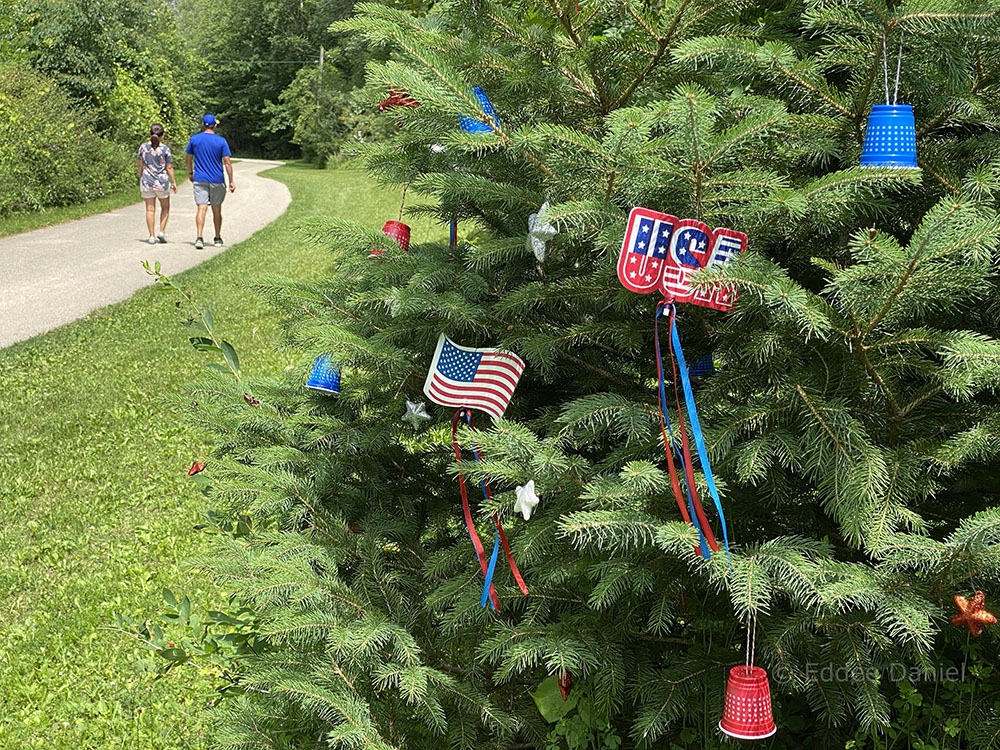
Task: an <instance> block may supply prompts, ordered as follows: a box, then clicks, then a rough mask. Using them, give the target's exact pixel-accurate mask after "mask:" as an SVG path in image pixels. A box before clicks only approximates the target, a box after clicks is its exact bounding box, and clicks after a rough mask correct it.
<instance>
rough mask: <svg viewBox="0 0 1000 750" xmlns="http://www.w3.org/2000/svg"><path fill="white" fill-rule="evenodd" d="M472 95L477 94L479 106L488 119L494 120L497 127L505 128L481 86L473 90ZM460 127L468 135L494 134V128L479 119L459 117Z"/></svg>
mask: <svg viewBox="0 0 1000 750" xmlns="http://www.w3.org/2000/svg"><path fill="white" fill-rule="evenodd" d="M472 93H473V94H475V96H476V99H477V100H479V106H480V107H482V108H483V113H484V114H485V115H487V116H488V117H492V118H493V122H495V123H496V126H497V127H498V128H499V127H503V126H502V125H501V124H500V118H499V117H497V113H496V110H494V109H493V104H492V103H491V102H490V99H489V97H488V96H486V92H484V91H483V90H482V89H481V88H479V86H476V87H475V88H473V89H472ZM458 125H459V127H460V128H462V130H464V131H465V132H467V133H492V132H493V128H492V127H490V126H489V125H487V124H486V123H485V122H483V121H482V120H480V119H479V118H478V117H462V116H461V115H459V118H458Z"/></svg>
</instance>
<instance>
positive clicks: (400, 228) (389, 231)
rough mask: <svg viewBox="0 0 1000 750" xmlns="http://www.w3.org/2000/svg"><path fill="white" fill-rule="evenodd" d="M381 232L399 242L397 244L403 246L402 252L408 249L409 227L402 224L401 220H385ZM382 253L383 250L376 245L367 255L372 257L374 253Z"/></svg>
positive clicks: (383, 252)
mask: <svg viewBox="0 0 1000 750" xmlns="http://www.w3.org/2000/svg"><path fill="white" fill-rule="evenodd" d="M382 234H384V235H385V236H386V237H392V238H393V239H394V240H396V242H398V243H399V246H400V247H401V248H403V252H404V253H405V252H406V251H407V250H409V249H410V228H409V227H408V226H406V224H404V223H403V222H401V221H387V222H386V223H385V226H384V227H382ZM384 254H385V251H384V250H382V249H380V248H377V247H376V248H375V249H374V250H372V251H371V254H370V255H369V256H368V257H369V258H372V257H374V256H376V255H384Z"/></svg>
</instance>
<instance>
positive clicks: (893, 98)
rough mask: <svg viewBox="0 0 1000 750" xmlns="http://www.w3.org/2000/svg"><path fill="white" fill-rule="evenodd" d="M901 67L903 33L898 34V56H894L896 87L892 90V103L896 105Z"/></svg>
mask: <svg viewBox="0 0 1000 750" xmlns="http://www.w3.org/2000/svg"><path fill="white" fill-rule="evenodd" d="M902 67H903V32H902V31H900V32H899V54H898V55H896V87H895V88H894V89H893V90H892V103H893V104H895V103H896V96H897V95H898V94H899V73H900V71H901V70H902Z"/></svg>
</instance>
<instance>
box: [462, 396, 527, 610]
mask: <svg viewBox="0 0 1000 750" xmlns="http://www.w3.org/2000/svg"><path fill="white" fill-rule="evenodd" d="M460 415H464V416H465V421H466V424H468V426H469V430H471V431H472V432H475V430H476V428H475V426H474V425H473V424H472V412H471V411H469V410H468V409H459V410H458V411H457V412H455V419H453V420H452V440H453V442H455V441H456V428H457V420H458V418H459V416H460ZM456 445H457V442H456ZM472 451H473V453H474V454H475V456H476V461H481V459H480V456H479V449H478V448H477V447H476V444H475V441H474V440H473V443H472ZM459 476H460V477H461V474H460V475H459ZM480 476H481V478H482V479H481V481H480V487H481V489H482V491H483V497H484V499H485V500H486V502H487V504H490V503H492V502H493V493H492V492H491V491H490V484H489V482H487V481H486V476H485V474H482V473H480ZM463 487H464V478H463ZM462 500H463V502H465V503H467V502H468V501H467V500H466V497H465V495H464V494H463V497H462ZM470 517H471V512H470ZM467 521H468V517H467ZM493 526H494V527H495V528H496V533H495V535H494V538H493V554H492V556H491V559H490V562H489V563H488V564H485V565H484V567H483V576H484V578H485V583H484V584H483V595H482V597H481V598H480V605H481V606H483V607H485V606H486V601H487V593H488V594H489V600H490V601H491V603H492V604H493V609H499V606H498V604H497V600H496V591H495V590H494V587H493V572H494V569H495V567H496V561H497V556H498V551H499V546H502V547H503V551H504V555H505V556H506V558H507V565H509V566H510V572H511V573H513V575H514V580H515V581H516V582H517V587H518V588H519V589H521V593H522V594H524V595H525V596H527V595H528V586H527V585H526V584H525V582H524V577H523V576H522V575H521V571H520V570H518V567H517V563H516V562H514V553H512V552H511V551H510V543H509V542H508V541H507V535H506V534H505V533H504V531H503V526H501V525H500V517H499V516H498V515H497V514H496V513H494V514H493ZM477 539H478V537H477ZM498 542H499V546H498V544H497V543H498ZM477 552H478V550H477ZM483 554H485V550H484V551H483ZM483 563H484V560H483V559H482V558H480V564H481V565H483Z"/></svg>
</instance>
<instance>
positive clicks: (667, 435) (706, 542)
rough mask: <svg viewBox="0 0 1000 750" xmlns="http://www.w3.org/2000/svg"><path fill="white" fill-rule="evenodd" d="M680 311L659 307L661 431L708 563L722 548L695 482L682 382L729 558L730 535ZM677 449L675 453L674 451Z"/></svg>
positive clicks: (673, 481) (673, 480)
mask: <svg viewBox="0 0 1000 750" xmlns="http://www.w3.org/2000/svg"><path fill="white" fill-rule="evenodd" d="M676 314H677V308H676V307H675V306H674V304H673V303H672V302H668V301H662V302H660V303H659V304H657V306H656V315H655V317H654V322H653V330H654V342H655V345H656V371H657V376H658V378H659V402H660V428H661V431H662V433H663V447H664V449H665V451H666V455H667V468H668V470H669V474H670V485H671V489H672V490H673V493H674V499H675V500H676V502H677V507H678V509H679V510H680V512H681V516H682V517H683V518H684V520H685V521H686V522H687V523H690V524H691V525H692V526H694V527H695V529H697V530H698V547H696V548H695V551H696V552H697V553H698V554H699V555H701V556H702V557H704V558H706V559H708V558H710V557H711V555H712V552H718V551H719V544H718V542H716V540H715V535H714V534H713V533H712V527H711V525H710V524H709V522H708V518H707V517H706V516H705V510H704V508H703V507H702V504H701V499H700V498H699V497H698V488H697V486H696V485H695V481H694V459H693V457H692V455H691V446H690V441H689V440H688V435H687V429H686V426H685V423H684V416H683V411H682V409H681V401H680V395H679V394H678V392H677V381H678V380H680V382H681V388H682V390H683V391H684V402H685V406H686V407H687V414H688V420H689V421H690V423H691V435H692V437H693V438H694V444H695V450H696V451H697V453H698V460H699V462H700V464H701V468H702V471H703V472H704V474H705V483H706V484H707V485H708V491H709V494H710V495H711V496H712V502H713V503H714V504H715V510H716V511H717V512H718V514H719V522H720V523H721V524H722V538H723V544H724V545H725V548H726V558H727V559H728V558H729V533H728V531H727V529H726V516H725V514H724V513H723V511H722V501H721V500H720V499H719V491H718V489H717V488H716V486H715V477H714V476H713V475H712V466H711V463H710V462H709V460H708V450H707V449H706V447H705V437H704V435H703V433H702V430H701V422H700V420H699V419H698V409H697V407H696V406H695V403H694V391H693V390H692V388H691V378H690V375H689V372H688V368H687V365H686V363H685V361H684V351H683V349H682V348H681V339H680V336H679V335H678V333H677V323H676ZM661 316H666V317H667V319H668V321H669V326H670V337H669V343H668V350H669V354H670V360H669V361H670V366H671V370H672V372H673V378H672V382H673V386H674V402H675V405H676V407H677V426H678V430H677V431H678V433H679V434H680V438H681V440H680V444H678V442H677V439H676V437H675V436H674V431H673V429H672V427H671V424H670V418H669V417H668V416H667V388H666V379H665V377H664V372H663V370H664V368H663V356H662V353H661V351H660V330H659V321H660V317H661ZM671 448H673V450H671ZM675 452H676V454H677V457H678V459H679V460H680V463H681V471H682V472H683V474H684V480H685V491H686V493H685V494H686V496H687V497H686V499H687V502H686V503H685V498H684V496H683V495H682V494H681V489H680V479H679V477H678V475H677V469H676V467H675V464H674V458H673V453H675Z"/></svg>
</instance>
